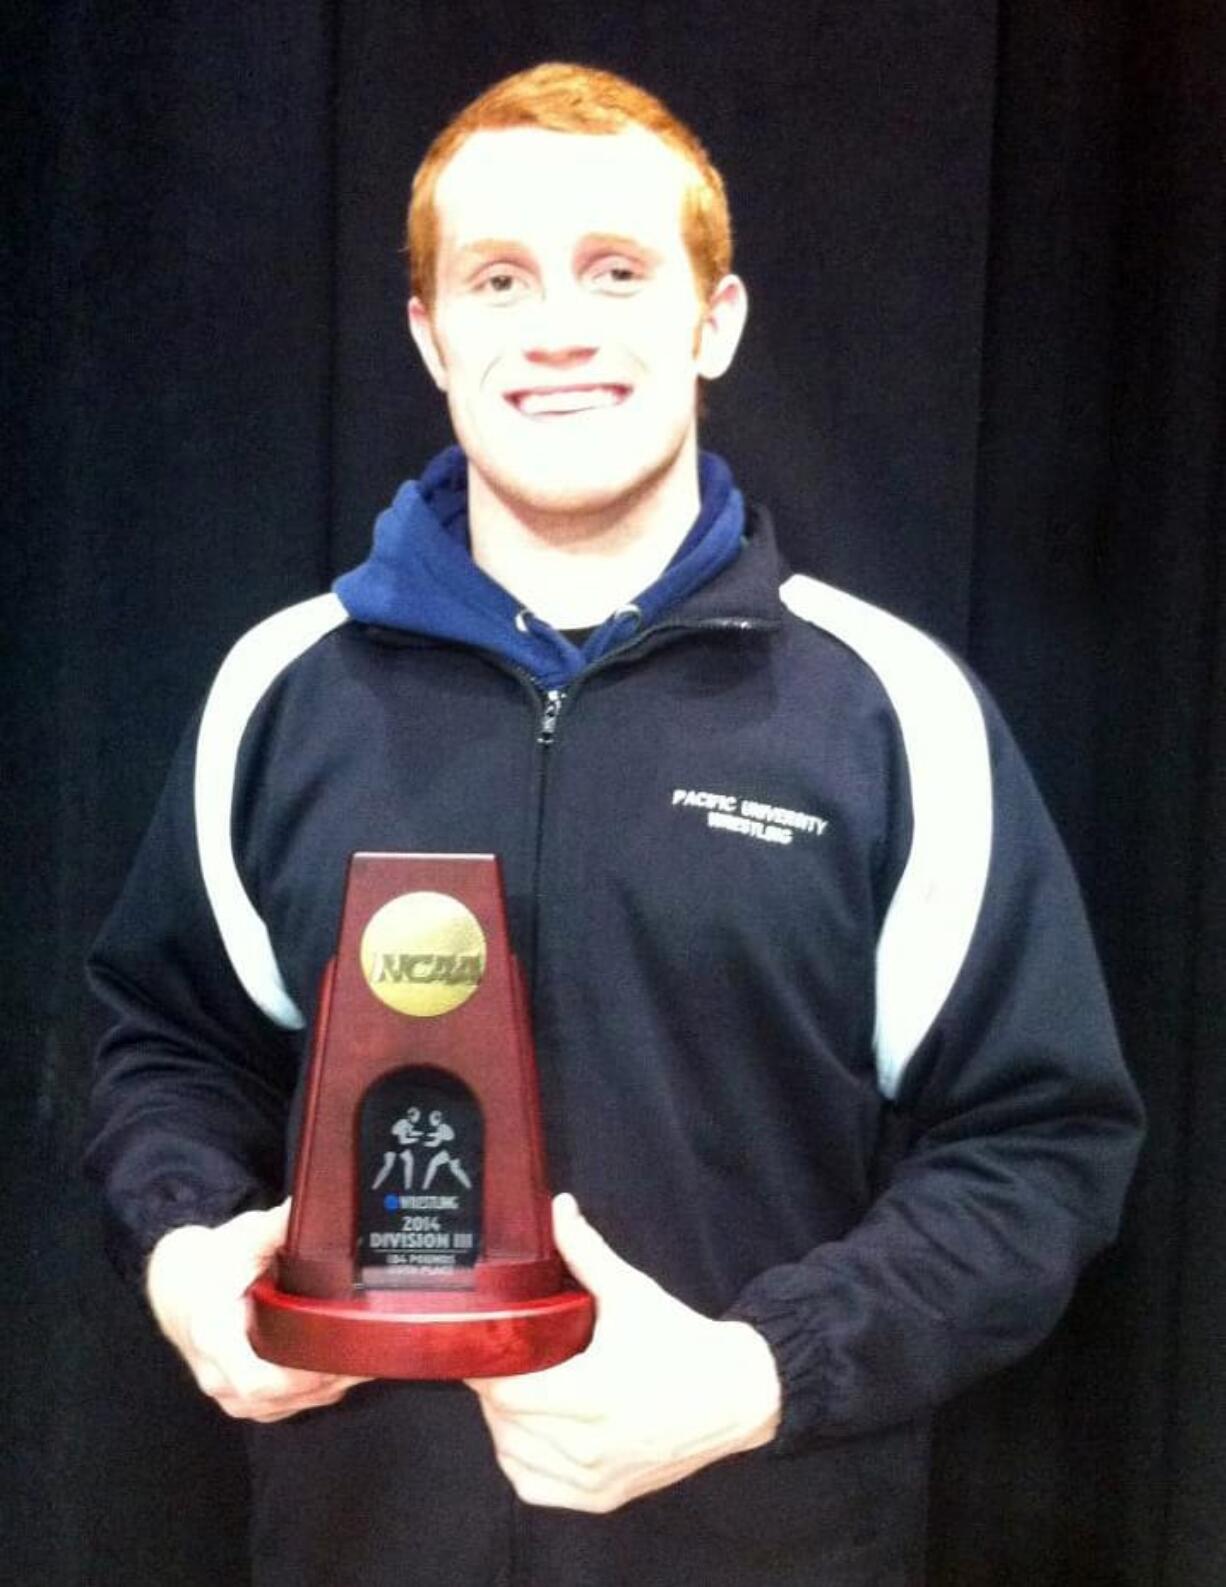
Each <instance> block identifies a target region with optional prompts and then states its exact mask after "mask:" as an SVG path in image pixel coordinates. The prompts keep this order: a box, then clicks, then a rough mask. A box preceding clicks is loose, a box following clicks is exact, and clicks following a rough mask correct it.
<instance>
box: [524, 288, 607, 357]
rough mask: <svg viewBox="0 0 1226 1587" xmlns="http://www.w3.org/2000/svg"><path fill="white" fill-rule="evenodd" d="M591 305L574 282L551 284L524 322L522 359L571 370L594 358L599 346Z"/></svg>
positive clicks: (589, 300)
mask: <svg viewBox="0 0 1226 1587" xmlns="http://www.w3.org/2000/svg"><path fill="white" fill-rule="evenodd" d="M594 307H595V305H594V304H593V302H592V299H591V297H590V296H589V294H588V293H586V292H585V291H584V290H583V289H582V287H580V286H579V285H578V284H577V283H573V282H567V283H565V284H564V285H562V284H557V283H554V284H552V285H550V286H549V287H548V288H547V289H546V290H545V291H544V292H543V293H542V294H541V296H540V298H538V300H537V302H536V305H535V312H534V313H533V314H532V315H531V316H530V317H528V319H527V321H526V323H525V324H524V327H523V333H524V344H523V354H524V357H525V359H527V361H528V362H529V363H531V364H539V365H542V366H544V367H546V368H550V369H570V368H573V367H574V366H575V365H576V364H583V363H586V362H587V360H588V359H590V358H593V357H594V356H595V354H596V352H597V350H598V348H599V346H600V339H599V337H598V335H597V334H596V330H595V326H594V324H593V310H594Z"/></svg>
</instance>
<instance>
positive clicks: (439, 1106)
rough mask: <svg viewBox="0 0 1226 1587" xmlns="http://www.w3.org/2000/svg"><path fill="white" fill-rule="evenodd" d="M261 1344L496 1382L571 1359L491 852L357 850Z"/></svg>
mask: <svg viewBox="0 0 1226 1587" xmlns="http://www.w3.org/2000/svg"><path fill="white" fill-rule="evenodd" d="M250 1293H251V1300H252V1314H253V1315H252V1326H251V1339H252V1343H253V1345H254V1347H255V1349H256V1350H257V1351H258V1353H259V1354H260V1355H262V1356H264V1357H266V1358H267V1359H268V1360H270V1361H277V1362H280V1363H282V1364H283V1365H286V1366H296V1367H310V1368H313V1369H315V1370H317V1371H323V1372H339V1373H352V1374H355V1375H359V1376H364V1377H384V1378H466V1377H498V1376H503V1375H506V1374H509V1373H515V1372H535V1371H539V1370H540V1369H541V1368H543V1367H547V1366H552V1365H554V1364H555V1363H556V1362H559V1361H563V1360H565V1359H566V1358H567V1357H568V1356H571V1355H574V1354H575V1353H576V1352H577V1351H579V1350H582V1349H583V1347H584V1346H585V1345H586V1343H587V1341H588V1339H589V1338H590V1336H591V1332H592V1321H593V1304H592V1298H591V1296H590V1295H589V1294H588V1293H587V1292H586V1291H585V1290H580V1289H577V1288H575V1287H574V1285H573V1283H572V1282H571V1281H570V1280H569V1277H568V1275H567V1273H566V1271H565V1269H564V1268H563V1266H562V1262H561V1259H560V1258H559V1257H558V1254H557V1252H556V1251H555V1249H554V1246H553V1239H552V1234H551V1218H550V1198H549V1192H548V1189H547V1186H546V1182H545V1164H544V1150H543V1145H542V1139H541V1124H540V1109H539V1101H538V1094H537V1083H536V1063H535V1059H534V1056H533V1051H532V1038H531V1032H530V1029H529V1022H528V1011H527V1004H526V1000H525V996H524V989H523V984H522V980H521V978H520V974H519V967H518V965H517V964H516V962H515V960H514V958H513V957H512V954H511V951H510V943H509V937H508V935H507V924H506V909H505V905H504V901H503V890H502V876H501V872H500V869H499V865H498V861H497V859H496V858H495V857H494V856H493V855H485V854H355V855H354V856H353V858H352V859H351V860H350V862H349V874H348V878H347V881H346V887H345V903H344V910H343V912H342V917H341V929H340V938H339V942H338V944H337V952H336V957H335V958H334V959H333V960H332V961H331V962H330V963H329V965H328V968H327V970H326V971H325V974H324V978H323V985H322V987H321V990H320V999H319V1010H318V1014H317V1017H316V1025H315V1032H314V1040H313V1044H312V1051H311V1072H310V1076H309V1080H308V1090H307V1097H306V1107H305V1111H304V1115H303V1121H302V1132H301V1137H300V1141H299V1149H298V1157H297V1162H296V1165H295V1174H294V1203H293V1211H292V1213H291V1217H290V1224H289V1233H288V1237H287V1241H286V1245H285V1247H284V1249H283V1250H282V1251H281V1252H280V1253H279V1255H278V1257H277V1260H276V1263H275V1265H274V1267H273V1269H272V1270H271V1271H270V1272H269V1273H267V1274H265V1275H264V1277H262V1278H260V1279H258V1280H257V1281H256V1283H255V1284H254V1285H253V1286H252V1288H251V1292H250Z"/></svg>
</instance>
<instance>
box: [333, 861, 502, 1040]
mask: <svg viewBox="0 0 1226 1587" xmlns="http://www.w3.org/2000/svg"><path fill="white" fill-rule="evenodd" d="M359 952H360V956H361V960H362V974H363V975H364V976H365V977H366V984H367V986H369V987H370V989H371V991H372V992H373V993H374V994H375V996H376V997H377V998H379V999H380V1001H381V1002H384V1003H386V1004H387V1006H388V1007H389V1008H394V1009H395V1010H396V1012H397V1013H398V1014H413V1015H416V1016H418V1017H419V1018H428V1017H431V1016H433V1015H437V1014H450V1013H451V1011H452V1009H456V1008H459V1007H460V1005H461V1003H467V1001H468V999H469V998H470V997H471V996H472V995H473V993H474V992H475V991H476V990H477V988H478V987H479V986H480V985H481V978H482V976H484V974H485V934H484V932H483V931H482V930H481V926H480V924H479V923H478V921H477V917H476V916H475V915H474V914H473V912H472V910H471V909H466V908H465V906H464V905H463V904H462V903H461V902H460V900H459V899H458V898H452V897H451V896H450V895H449V894H448V893H424V892H423V893H401V894H400V896H399V897H398V898H392V899H389V901H388V902H387V903H386V904H384V905H383V907H382V909H377V910H376V911H375V913H374V914H373V915H372V916H371V917H370V919H369V921H368V922H367V924H366V930H365V931H364V932H363V933H362V945H361V948H360V950H359Z"/></svg>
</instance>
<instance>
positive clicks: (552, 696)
mask: <svg viewBox="0 0 1226 1587" xmlns="http://www.w3.org/2000/svg"><path fill="white" fill-rule="evenodd" d="M565 698H566V690H565V689H547V690H546V691H545V705H544V709H543V710H542V711H541V725H540V731H539V732H538V733H537V735H536V741H537V743H538V744H552V743H553V735H554V734H555V733H556V732H557V730H558V712H559V711H560V710H561V709H562V701H563V700H564V699H565Z"/></svg>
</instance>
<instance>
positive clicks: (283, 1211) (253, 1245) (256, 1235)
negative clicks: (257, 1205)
mask: <svg viewBox="0 0 1226 1587" xmlns="http://www.w3.org/2000/svg"><path fill="white" fill-rule="evenodd" d="M289 1214H290V1199H289V1197H286V1199H285V1200H284V1201H283V1202H281V1204H280V1205H279V1206H276V1207H268V1208H267V1209H265V1210H262V1211H254V1212H247V1213H243V1214H241V1216H240V1217H239V1218H236V1219H235V1220H234V1225H235V1232H236V1233H237V1231H238V1228H239V1227H240V1226H242V1227H243V1243H244V1245H245V1246H246V1250H247V1254H248V1256H249V1258H250V1260H251V1261H252V1262H253V1263H255V1264H256V1267H257V1270H258V1271H262V1270H263V1269H264V1268H265V1267H266V1266H267V1265H268V1263H269V1262H271V1261H272V1259H273V1257H274V1256H275V1255H276V1254H277V1252H278V1251H279V1250H280V1249H281V1247H282V1246H283V1245H284V1244H285V1240H286V1236H287V1234H288V1232H289Z"/></svg>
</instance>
